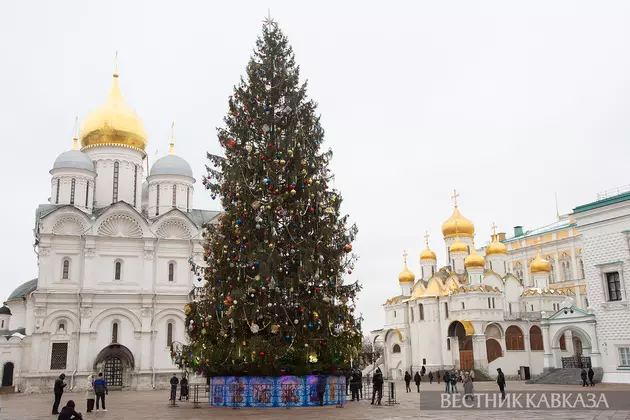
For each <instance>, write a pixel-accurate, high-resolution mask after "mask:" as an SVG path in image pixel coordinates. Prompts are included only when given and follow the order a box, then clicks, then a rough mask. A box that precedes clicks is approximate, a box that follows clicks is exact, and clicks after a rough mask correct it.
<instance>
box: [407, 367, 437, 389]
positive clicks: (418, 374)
mask: <svg viewBox="0 0 630 420" xmlns="http://www.w3.org/2000/svg"><path fill="white" fill-rule="evenodd" d="M426 371H427V368H425V367H424V366H422V369H420V371H418V372H416V374H415V375H414V376H413V381H414V382H415V383H416V388H418V392H420V383H421V382H422V377H423V376H424V374H425V373H426ZM412 373H413V372H412ZM432 379H433V374H432V373H431V372H429V380H432ZM405 392H411V373H409V372H407V371H406V372H405Z"/></svg>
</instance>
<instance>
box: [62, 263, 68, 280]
mask: <svg viewBox="0 0 630 420" xmlns="http://www.w3.org/2000/svg"><path fill="white" fill-rule="evenodd" d="M69 274H70V261H69V260H63V270H62V272H61V278H62V279H63V280H68V277H69Z"/></svg>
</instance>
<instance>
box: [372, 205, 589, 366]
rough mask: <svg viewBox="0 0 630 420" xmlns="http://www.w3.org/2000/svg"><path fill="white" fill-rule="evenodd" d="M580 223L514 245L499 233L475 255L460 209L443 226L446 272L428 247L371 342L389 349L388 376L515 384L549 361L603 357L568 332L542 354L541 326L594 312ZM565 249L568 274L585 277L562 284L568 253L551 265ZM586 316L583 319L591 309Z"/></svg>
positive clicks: (403, 279) (523, 236) (566, 221)
mask: <svg viewBox="0 0 630 420" xmlns="http://www.w3.org/2000/svg"><path fill="white" fill-rule="evenodd" d="M455 197H456V196H455ZM574 223H575V222H574V221H573V220H572V219H570V218H568V217H563V218H559V220H558V222H556V223H554V224H553V225H552V226H550V227H546V228H544V229H536V230H532V231H528V232H523V231H522V229H520V230H517V232H515V235H514V237H512V238H507V239H506V238H505V234H501V233H496V230H495V233H494V234H493V235H492V238H491V241H490V243H489V245H487V246H485V247H483V248H480V249H479V250H477V249H476V248H475V244H474V233H475V228H474V225H473V223H472V222H471V221H469V220H468V219H466V218H465V217H464V216H463V215H462V214H461V213H460V211H459V207H458V206H457V203H456V204H455V208H454V211H453V214H452V216H451V217H450V218H449V219H448V220H447V221H446V222H444V224H443V225H442V234H443V237H444V246H445V247H446V255H447V258H448V262H447V264H446V265H445V266H442V267H438V262H437V257H436V254H435V252H433V251H432V250H431V249H430V248H429V243H428V237H427V240H426V249H425V250H424V251H422V253H421V254H420V259H419V263H420V267H419V269H418V273H419V276H418V277H419V279H417V280H416V276H415V274H414V273H413V272H411V271H410V270H409V269H408V267H407V261H406V255H405V264H404V270H403V271H402V272H401V273H400V275H399V278H398V280H399V284H400V288H401V293H400V295H399V296H396V297H393V298H390V299H387V301H386V302H385V304H384V305H383V308H384V311H385V325H384V328H382V329H379V330H375V331H372V332H371V337H372V340H374V341H382V342H383V347H384V357H383V360H382V368H383V369H384V372H385V373H386V375H387V376H388V377H389V378H393V379H400V378H402V376H403V375H404V372H405V371H410V370H411V371H414V372H415V371H417V370H419V369H420V368H421V367H422V366H425V367H426V369H427V372H428V371H430V370H434V371H435V370H443V369H451V368H456V369H463V370H471V369H475V370H477V371H481V372H484V373H486V374H487V375H489V376H496V368H499V367H500V368H502V370H503V372H504V373H505V374H506V375H507V376H508V377H510V376H511V377H517V376H519V375H520V376H522V377H528V376H529V377H533V376H535V375H539V374H542V373H543V371H544V368H545V363H544V360H545V357H547V356H548V354H551V353H552V351H553V354H554V355H557V356H558V357H562V356H565V357H573V356H576V357H580V356H582V355H589V354H590V353H591V351H593V352H596V353H597V352H598V350H597V349H594V348H592V344H591V340H589V339H584V340H583V341H584V342H581V341H580V338H579V337H577V336H576V337H573V336H572V335H571V331H570V330H566V331H565V330H563V331H561V332H560V334H559V336H558V337H554V338H555V339H556V340H555V341H554V342H553V344H549V343H547V348H545V343H546V342H547V341H548V337H547V335H548V329H547V327H546V326H545V325H543V322H542V321H543V319H545V317H548V316H549V314H555V313H557V312H559V311H560V310H562V309H564V308H567V307H575V308H576V309H578V308H579V307H582V306H583V305H584V304H585V303H586V302H587V301H586V290H585V289H586V288H585V280H584V276H583V275H582V276H580V274H579V267H581V266H582V264H583V263H582V261H581V253H580V250H579V243H580V241H581V238H580V236H579V233H578V231H577V229H576V228H575V226H574ZM564 247H566V248H567V252H566V255H568V256H569V258H573V261H575V262H574V263H573V265H572V266H571V270H576V269H577V270H578V272H577V273H576V272H574V271H571V275H570V276H568V273H569V271H568V268H565V270H564V272H563V274H561V277H558V276H557V273H558V271H561V270H558V268H557V266H556V264H559V263H561V262H565V260H566V258H565V253H563V252H561V253H560V256H561V257H562V258H560V257H558V258H554V257H556V255H555V254H556V253H557V252H558V250H563V249H564ZM576 248H578V249H576ZM547 255H551V257H552V258H549V257H547ZM547 258H549V260H548V259H547ZM550 260H551V261H550ZM565 267H566V265H565ZM525 270H526V271H525ZM554 274H556V276H554ZM580 277H581V278H580ZM576 298H577V299H576ZM580 310H581V311H583V312H585V305H584V308H583V309H580ZM593 335H594V334H593ZM552 346H553V349H552V348H551V347H552Z"/></svg>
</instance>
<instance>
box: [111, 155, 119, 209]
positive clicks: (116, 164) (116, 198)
mask: <svg viewBox="0 0 630 420" xmlns="http://www.w3.org/2000/svg"><path fill="white" fill-rule="evenodd" d="M119 170H120V164H119V163H118V162H114V193H113V195H112V202H113V203H116V202H117V201H118V172H119Z"/></svg>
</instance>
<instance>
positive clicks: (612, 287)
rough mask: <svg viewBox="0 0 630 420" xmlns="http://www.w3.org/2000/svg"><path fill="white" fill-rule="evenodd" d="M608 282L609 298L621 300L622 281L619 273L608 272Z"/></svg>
mask: <svg viewBox="0 0 630 420" xmlns="http://www.w3.org/2000/svg"><path fill="white" fill-rule="evenodd" d="M606 283H607V284H608V300H610V301H613V300H621V282H620V281H619V273H617V272H616V271H615V272H613V273H606Z"/></svg>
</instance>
